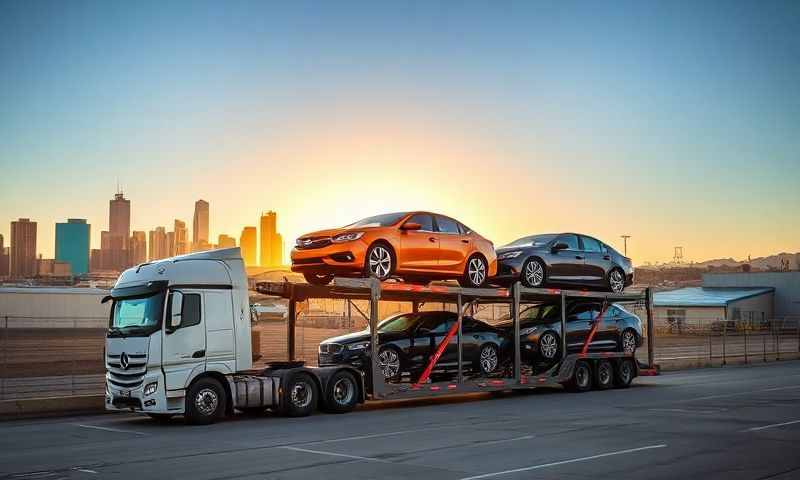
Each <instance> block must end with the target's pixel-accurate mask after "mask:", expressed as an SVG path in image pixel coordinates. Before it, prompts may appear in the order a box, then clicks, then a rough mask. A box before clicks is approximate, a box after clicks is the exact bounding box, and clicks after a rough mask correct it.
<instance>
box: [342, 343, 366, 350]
mask: <svg viewBox="0 0 800 480" xmlns="http://www.w3.org/2000/svg"><path fill="white" fill-rule="evenodd" d="M369 345H370V342H359V343H353V344H351V345H348V346H347V349H348V350H352V351H356V352H360V351H363V350H367V349H368V348H369Z"/></svg>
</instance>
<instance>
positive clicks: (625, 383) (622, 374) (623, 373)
mask: <svg viewBox="0 0 800 480" xmlns="http://www.w3.org/2000/svg"><path fill="white" fill-rule="evenodd" d="M633 372H634V366H633V360H631V359H629V358H625V359H623V360H622V361H621V362H619V364H618V365H617V368H615V369H614V385H615V386H616V387H617V388H628V387H629V386H630V384H631V382H632V381H633Z"/></svg>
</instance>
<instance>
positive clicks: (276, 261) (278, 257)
mask: <svg viewBox="0 0 800 480" xmlns="http://www.w3.org/2000/svg"><path fill="white" fill-rule="evenodd" d="M279 265H283V235H281V234H280V233H277V232H276V233H275V236H274V237H272V266H274V267H277V266H279Z"/></svg>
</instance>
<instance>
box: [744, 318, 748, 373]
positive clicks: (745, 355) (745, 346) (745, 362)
mask: <svg viewBox="0 0 800 480" xmlns="http://www.w3.org/2000/svg"><path fill="white" fill-rule="evenodd" d="M747 330H748V328H747V325H745V326H744V364H745V365H747Z"/></svg>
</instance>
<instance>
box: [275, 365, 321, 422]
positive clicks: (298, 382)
mask: <svg viewBox="0 0 800 480" xmlns="http://www.w3.org/2000/svg"><path fill="white" fill-rule="evenodd" d="M316 405H317V387H316V384H315V383H314V380H312V379H311V377H310V376H309V375H308V374H307V373H295V374H294V375H292V376H291V378H290V379H289V381H288V382H287V384H286V388H285V389H284V391H283V412H284V413H285V414H286V415H287V416H290V417H306V416H308V415H311V413H312V412H313V411H314V407H315V406H316Z"/></svg>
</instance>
